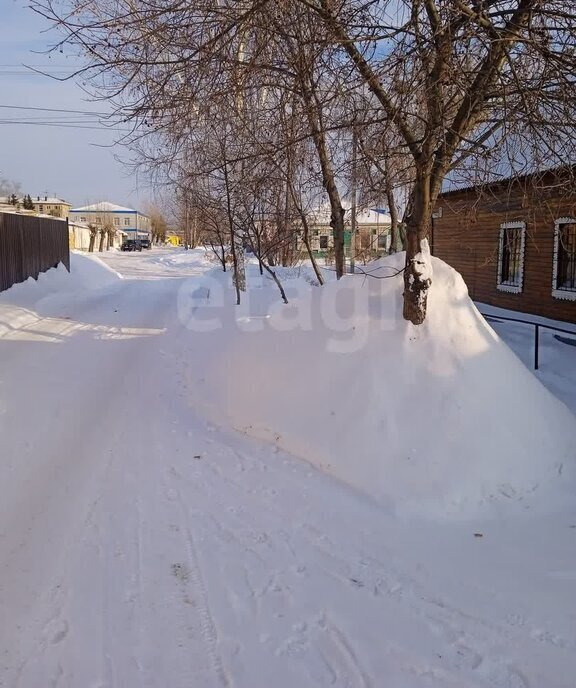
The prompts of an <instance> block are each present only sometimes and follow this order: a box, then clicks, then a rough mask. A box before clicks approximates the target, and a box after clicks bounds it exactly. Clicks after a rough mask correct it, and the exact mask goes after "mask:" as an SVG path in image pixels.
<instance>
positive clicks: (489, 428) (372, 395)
mask: <svg viewBox="0 0 576 688" xmlns="http://www.w3.org/2000/svg"><path fill="white" fill-rule="evenodd" d="M403 264H404V254H397V255H395V256H391V257H389V258H386V259H383V260H380V261H377V262H376V263H373V264H371V265H370V266H369V267H368V268H367V271H368V272H369V273H370V277H366V276H347V277H346V278H344V279H343V280H341V281H340V282H338V283H335V282H333V283H330V284H327V285H326V286H324V287H323V288H322V289H309V291H308V292H307V293H306V294H304V295H303V296H301V297H300V298H299V299H298V300H297V301H296V302H292V303H291V305H289V306H287V307H280V306H279V307H278V308H277V309H276V310H275V311H274V312H273V313H272V314H271V317H270V318H268V319H267V320H265V321H263V320H260V321H259V326H261V327H259V328H257V329H261V331H259V332H254V333H250V332H247V331H246V328H241V327H236V328H232V327H230V328H228V330H229V331H227V332H226V333H223V332H222V331H221V330H219V331H217V332H215V333H213V334H212V335H210V334H205V335H202V337H201V338H202V339H203V344H202V346H203V348H206V350H207V352H208V350H209V355H207V354H206V355H202V354H201V353H200V355H201V356H202V359H203V360H202V370H201V372H199V373H198V377H197V378H196V380H195V382H196V383H197V387H196V388H195V403H198V399H199V398H202V399H203V400H205V402H206V404H207V409H208V411H209V412H211V413H212V415H213V417H214V418H215V419H216V420H218V419H219V418H221V414H222V412H223V411H224V413H225V414H226V415H227V416H228V418H229V419H230V420H231V421H232V423H233V424H234V426H235V427H236V428H237V429H239V430H241V431H243V432H246V433H247V434H250V435H255V436H258V437H261V438H265V439H268V440H270V441H272V442H274V443H276V444H277V445H278V446H280V447H282V448H283V449H286V450H288V451H290V452H292V453H293V454H296V455H298V456H300V457H302V458H304V459H306V460H308V461H309V462H311V463H312V464H315V465H316V466H318V467H320V468H321V469H323V470H325V471H328V472H329V473H331V474H333V475H334V476H336V477H338V478H340V479H341V480H344V481H346V482H348V483H349V484H351V485H353V486H355V487H356V488H359V489H361V490H364V491H366V492H367V493H369V494H371V495H373V496H374V497H376V498H378V499H379V500H383V501H385V502H386V503H388V504H389V505H390V507H391V508H393V509H394V510H395V511H396V512H397V513H404V514H414V513H426V514H427V515H436V516H441V515H446V514H449V513H460V514H463V515H467V516H472V515H474V514H476V513H477V512H478V511H479V509H483V508H484V507H486V506H487V505H489V504H491V505H492V507H494V508H498V509H500V508H504V507H503V505H504V504H508V505H511V506H513V507H514V508H520V509H531V510H542V509H543V510H547V509H548V508H555V507H556V506H558V505H559V504H560V502H562V501H571V500H572V495H574V494H576V490H575V487H576V480H575V466H576V418H575V417H574V416H573V414H572V413H571V412H570V411H569V410H568V409H567V408H566V407H565V406H564V405H563V404H562V403H561V402H559V401H558V400H557V399H556V398H555V397H553V396H552V395H551V394H550V393H549V392H548V391H547V390H546V389H545V388H544V387H543V386H542V384H541V383H540V382H539V381H538V380H537V379H536V378H535V377H534V376H533V375H532V373H531V372H530V371H528V370H527V369H526V368H525V367H524V365H523V364H522V363H521V362H520V361H519V360H518V359H517V358H516V356H515V355H514V354H513V353H512V352H511V351H510V349H509V348H508V347H507V346H506V345H505V344H504V343H503V342H502V341H501V340H500V339H499V338H498V336H497V335H496V334H495V332H494V331H493V330H492V329H491V328H490V326H489V325H488V324H487V323H486V322H485V321H484V319H483V318H482V316H481V315H480V314H479V313H478V311H477V310H476V308H475V306H474V304H473V303H472V301H471V300H470V298H469V296H468V292H467V288H466V285H465V283H464V281H463V279H462V277H461V276H460V275H459V274H458V273H457V272H456V271H455V270H453V269H452V268H450V267H449V266H448V265H446V264H445V263H443V262H442V261H440V260H438V259H435V258H433V259H432V267H433V273H434V277H433V284H432V287H431V290H430V295H429V302H428V317H427V319H426V322H425V324H424V325H421V326H413V325H412V324H410V323H407V322H406V321H404V320H403V319H402V286H403V285H402V277H401V275H396V276H391V275H394V273H395V272H397V271H398V270H401V268H402V267H403ZM388 276H391V277H389V278H386V279H375V278H384V277H388ZM244 320H246V319H244ZM197 345H198V344H196V346H197ZM193 346H194V345H193Z"/></svg>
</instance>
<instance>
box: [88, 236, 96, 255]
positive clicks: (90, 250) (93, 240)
mask: <svg viewBox="0 0 576 688" xmlns="http://www.w3.org/2000/svg"><path fill="white" fill-rule="evenodd" d="M95 243H96V235H95V234H90V243H89V244H88V253H93V252H94V244H95Z"/></svg>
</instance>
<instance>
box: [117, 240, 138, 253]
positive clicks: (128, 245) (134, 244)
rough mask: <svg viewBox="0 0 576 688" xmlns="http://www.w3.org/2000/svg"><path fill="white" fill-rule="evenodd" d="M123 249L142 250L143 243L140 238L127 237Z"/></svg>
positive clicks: (121, 248)
mask: <svg viewBox="0 0 576 688" xmlns="http://www.w3.org/2000/svg"><path fill="white" fill-rule="evenodd" d="M120 250H121V251H141V250H142V243H141V242H140V241H139V240H138V239H126V241H124V243H123V244H122V246H121V247H120Z"/></svg>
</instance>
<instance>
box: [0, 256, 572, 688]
mask: <svg viewBox="0 0 576 688" xmlns="http://www.w3.org/2000/svg"><path fill="white" fill-rule="evenodd" d="M163 255H164V254H163V253H162V252H160V251H153V252H151V253H145V254H142V255H140V254H137V255H133V254H128V255H120V254H112V255H110V256H109V257H107V258H106V260H107V262H108V263H109V264H111V265H113V267H114V268H115V269H116V270H118V271H119V272H121V273H123V274H124V275H125V276H126V279H124V280H122V281H118V282H117V283H116V284H114V285H111V286H108V287H106V288H104V289H99V290H95V291H93V292H90V293H88V294H86V295H84V296H82V297H81V298H72V297H70V299H69V300H65V299H64V300H62V299H60V300H55V301H51V302H49V303H48V304H47V305H46V308H45V309H44V310H42V312H40V311H32V310H30V309H25V308H16V309H15V308H14V307H12V306H10V307H8V306H6V305H2V304H0V333H1V334H2V336H1V338H0V686H2V687H6V688H49V687H57V688H191V687H193V688H204V687H206V688H211V687H214V688H220V687H230V688H232V687H243V688H269V687H271V686H273V687H274V688H313V687H314V688H315V687H317V686H318V687H323V686H336V687H339V688H344V687H345V688H417V687H420V686H442V687H444V688H446V687H450V686H453V687H454V688H462V687H463V686H470V687H503V688H522V687H525V688H527V687H528V686H533V687H534V688H541V687H542V686H546V687H547V688H555V687H556V688H560V687H566V688H568V687H572V688H573V687H574V686H575V685H576V679H575V676H576V595H575V594H574V586H575V584H576V555H575V550H576V520H570V518H569V517H568V516H562V515H559V516H557V517H554V518H548V519H546V520H542V519H539V520H534V521H533V522H531V521H528V520H526V519H523V520H522V521H518V522H514V521H512V522H501V521H497V520H494V521H487V522H484V523H478V522H475V523H456V524H455V523H451V524H438V523H427V522H421V523H420V522H412V523H401V522H399V521H398V520H397V519H395V518H394V517H393V516H392V515H391V514H389V513H387V511H386V510H385V509H384V508H383V507H382V506H381V505H379V504H376V503H374V502H373V501H371V500H370V499H368V498H367V497H365V496H364V495H362V494H360V493H356V492H354V491H352V490H351V489H349V488H347V487H346V486H345V485H342V484H339V483H338V482H336V481H335V480H333V479H331V478H330V477H329V476H326V475H324V474H322V473H320V472H318V471H316V470H315V469H313V468H312V467H310V466H309V465H308V464H306V463H304V462H302V461H299V460H298V459H295V458H293V457H290V456H288V455H285V454H283V453H282V452H281V451H276V450H275V448H274V447H272V446H270V445H267V444H263V443H259V442H256V441H255V440H251V439H248V438H246V437H244V436H241V435H239V434H237V433H235V432H234V431H233V430H231V429H227V428H225V427H220V428H219V427H215V426H213V425H210V424H208V423H206V422H205V421H204V420H203V419H202V415H201V413H199V412H198V411H197V410H195V409H196V408H197V401H198V400H197V399H195V398H194V397H193V396H192V395H191V393H190V392H189V390H188V389H187V383H186V379H187V376H186V371H187V370H188V369H193V368H196V369H198V368H201V367H202V361H201V360H190V359H189V356H188V355H187V342H188V341H189V338H190V337H191V336H196V337H197V336H202V335H200V334H192V333H190V332H188V331H186V330H185V329H184V328H183V327H182V326H181V324H180V323H179V320H178V318H177V312H176V301H177V298H176V295H177V292H178V289H179V286H180V284H181V281H182V279H183V278H184V276H185V275H189V273H190V269H188V268H186V266H182V267H181V268H180V269H178V268H176V267H170V266H169V265H165V264H163V262H162V257H163ZM196 269H198V268H196ZM16 316H17V317H16ZM304 383H305V381H303V384H304ZM305 396H306V394H305V391H304V392H303V399H304V398H305ZM353 460H354V457H351V461H353ZM572 518H573V519H576V516H574V517H572ZM480 535H482V537H480Z"/></svg>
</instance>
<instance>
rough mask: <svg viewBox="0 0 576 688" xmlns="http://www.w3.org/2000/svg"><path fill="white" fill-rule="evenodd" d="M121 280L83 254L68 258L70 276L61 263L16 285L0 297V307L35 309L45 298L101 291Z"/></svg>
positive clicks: (114, 273) (73, 254)
mask: <svg viewBox="0 0 576 688" xmlns="http://www.w3.org/2000/svg"><path fill="white" fill-rule="evenodd" d="M119 279H122V278H121V276H120V275H119V274H118V273H117V272H115V271H114V270H112V269H111V268H109V267H108V266H107V265H106V264H105V263H104V262H103V261H102V260H100V258H98V257H97V256H94V255H87V254H85V253H76V252H72V253H71V254H70V273H68V271H67V270H66V268H65V267H64V266H63V265H62V264H61V263H60V264H59V265H58V267H57V268H52V269H51V270H48V271H47V272H43V273H41V274H40V275H39V276H38V280H34V279H32V277H30V278H29V279H27V280H26V282H22V283H21V284H15V285H14V286H13V287H11V288H10V289H8V290H6V291H4V292H2V293H0V303H5V304H12V305H17V306H24V307H34V306H37V305H38V304H39V303H40V302H42V301H44V300H45V299H46V298H48V297H52V296H56V295H64V294H80V293H82V292H86V291H90V290H94V289H101V288H103V287H108V286H111V285H113V284H115V283H116V282H117V281H118V280H119Z"/></svg>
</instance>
